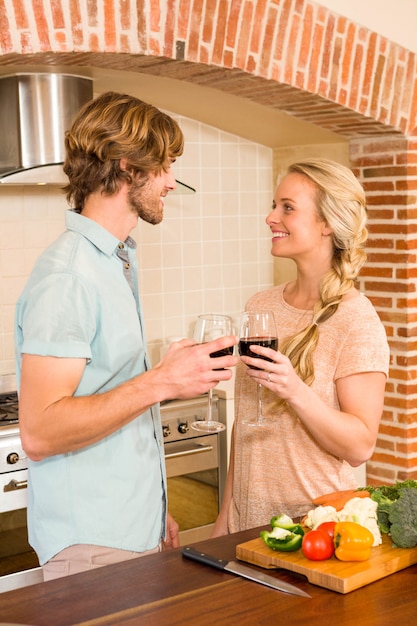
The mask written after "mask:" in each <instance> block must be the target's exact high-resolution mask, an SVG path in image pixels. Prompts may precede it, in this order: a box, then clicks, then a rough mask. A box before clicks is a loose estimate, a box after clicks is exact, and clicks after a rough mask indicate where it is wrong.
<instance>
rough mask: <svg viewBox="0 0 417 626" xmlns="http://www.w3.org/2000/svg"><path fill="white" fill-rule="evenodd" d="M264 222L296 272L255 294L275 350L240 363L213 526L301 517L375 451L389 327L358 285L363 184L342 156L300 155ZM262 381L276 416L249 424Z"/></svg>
mask: <svg viewBox="0 0 417 626" xmlns="http://www.w3.org/2000/svg"><path fill="white" fill-rule="evenodd" d="M266 222H267V224H268V226H269V227H270V229H271V232H272V254H273V255H274V256H275V257H285V258H290V259H293V260H294V262H295V264H296V267H297V276H296V279H295V280H294V281H293V282H288V283H285V284H282V285H279V286H278V287H274V288H272V289H269V290H267V291H264V292H260V293H258V294H256V295H254V296H253V297H252V298H251V299H250V300H249V302H248V304H247V310H256V309H262V310H265V309H267V310H273V311H274V314H275V320H276V325H277V331H278V337H279V351H278V352H275V351H274V350H272V349H270V348H264V347H259V346H254V347H253V352H254V353H256V355H255V354H254V356H253V357H242V358H241V361H242V362H241V363H240V364H239V365H238V368H237V372H236V389H235V403H236V405H235V426H234V433H233V439H232V451H231V459H230V468H229V474H228V478H227V486H226V492H225V497H224V499H223V504H222V510H221V513H220V515H219V517H218V520H217V522H216V525H215V528H214V532H213V536H217V535H222V534H226V533H227V532H236V531H240V530H244V529H246V528H251V527H255V526H261V525H267V524H268V523H269V520H270V518H271V517H272V516H273V515H278V514H280V513H286V514H287V515H290V516H291V517H295V516H300V515H304V514H305V513H306V512H307V511H308V510H309V509H310V508H312V499H313V498H314V497H316V496H318V495H321V494H323V493H327V492H331V491H334V490H341V489H350V488H355V487H356V486H357V485H356V481H355V477H354V473H353V467H355V466H358V465H361V464H362V463H363V462H365V461H366V460H368V459H369V458H370V457H371V455H372V453H373V450H374V447H375V443H376V438H377V433H378V427H379V422H380V418H381V414H382V410H383V401H384V389H385V382H386V377H387V374H388V366H389V348H388V343H387V339H386V334H385V331H384V328H383V326H382V323H381V321H380V320H379V318H378V315H377V313H376V311H375V309H374V307H373V306H372V304H371V302H370V301H369V300H368V299H367V298H366V297H365V296H364V295H362V294H360V293H359V291H358V290H357V289H356V288H355V286H354V282H355V279H356V278H357V276H358V273H359V271H360V269H361V267H362V265H363V263H364V262H365V259H366V255H365V252H364V250H363V246H364V244H365V241H366V238H367V234H368V233H367V229H366V226H365V224H366V206H365V196H364V192H363V189H362V187H361V186H360V184H359V183H358V181H357V180H356V178H355V176H354V175H353V174H352V172H351V171H350V170H349V169H347V168H346V167H344V166H342V165H340V164H338V163H335V162H332V161H327V160H324V159H310V160H308V161H305V162H302V163H296V164H294V165H292V166H290V167H289V169H288V171H287V174H286V175H285V177H284V178H283V180H282V182H281V183H280V184H279V186H278V188H277V190H276V193H275V197H274V201H273V205H272V211H271V212H270V214H269V215H268V217H267V219H266ZM258 355H262V356H264V357H268V359H271V361H265V360H263V359H259V358H256V356H258ZM255 366H256V367H257V368H259V369H252V368H253V367H255ZM257 383H261V384H262V385H263V387H264V389H263V398H264V417H266V418H268V423H267V425H265V426H260V427H256V426H248V425H245V424H242V423H241V422H242V420H243V419H245V418H246V419H247V418H250V417H252V416H254V415H255V413H256V385H257Z"/></svg>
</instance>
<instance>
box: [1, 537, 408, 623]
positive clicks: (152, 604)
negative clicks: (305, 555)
mask: <svg viewBox="0 0 417 626" xmlns="http://www.w3.org/2000/svg"><path fill="white" fill-rule="evenodd" d="M258 534H259V529H253V530H250V531H245V532H243V533H236V534H234V535H229V536H227V537H220V538H218V539H209V540H207V541H204V542H200V543H198V544H195V545H196V546H198V547H199V548H202V549H204V550H205V551H206V552H208V553H211V554H213V555H214V556H217V557H218V558H222V559H224V558H226V559H229V560H233V559H235V554H236V546H237V544H239V543H243V542H245V541H249V540H250V539H253V538H255V537H257V536H258ZM262 571H265V570H262ZM268 573H269V574H271V575H272V576H276V577H277V578H282V579H283V580H286V581H288V582H292V583H295V584H297V585H299V586H300V587H301V588H302V589H304V591H307V592H308V593H309V594H310V595H311V598H310V599H309V598H302V597H299V596H293V595H288V594H285V593H281V592H279V591H275V590H273V589H269V588H267V587H264V586H262V585H259V584H257V583H253V582H250V581H247V580H243V579H242V578H239V577H236V576H234V575H233V574H228V573H223V572H221V571H219V570H216V569H213V568H211V567H209V566H205V565H202V564H200V563H196V562H194V561H190V560H188V559H184V558H183V557H182V555H181V550H180V549H177V550H171V551H167V552H162V553H161V554H155V555H150V556H147V557H143V558H140V559H135V560H133V561H127V562H125V563H119V564H116V565H109V566H107V567H103V568H100V569H97V570H94V571H91V572H87V573H83V574H76V575H73V576H69V577H66V578H61V579H58V580H53V581H50V582H47V583H41V584H38V585H32V586H30V587H26V588H23V589H17V590H15V591H9V592H6V593H4V594H1V595H0V620H1V622H2V623H3V624H6V623H12V624H24V625H27V626H68V625H71V626H74V625H80V626H81V625H84V626H87V625H88V626H102V625H103V626H104V625H106V626H109V625H116V624H117V626H136V625H137V624H144V625H146V626H168V625H174V624H176V625H178V626H179V625H181V626H183V625H184V624H187V625H188V624H190V625H191V624H192V625H194V624H195V625H196V626H212V624H214V623H220V624H227V625H230V624H231V625H234V624H236V625H237V624H239V626H254V625H256V624H259V625H268V626H269V625H272V624H280V623H282V624H285V625H286V626H292V625H297V624H299V625H300V626H306V624H308V625H309V626H315V625H320V626H323V618H325V620H326V623H328V624H337V626H357V625H358V623H360V624H361V626H388V625H389V626H392V624H395V623H396V622H399V623H401V624H404V625H405V624H414V623H415V619H416V616H417V594H416V589H417V566H412V567H408V568H407V569H404V570H402V571H400V572H397V573H396V574H392V575H390V576H387V577H386V578H383V579H382V580H380V581H378V582H375V583H372V584H370V585H367V586H365V587H363V588H361V589H358V590H356V591H352V592H350V593H348V594H339V593H337V592H334V591H329V590H327V589H323V588H321V587H316V586H314V585H311V584H309V583H308V582H307V581H306V580H305V579H304V578H303V577H301V576H299V575H296V574H291V573H289V572H284V571H283V570H278V571H274V570H269V571H268ZM0 626H1V625H0Z"/></svg>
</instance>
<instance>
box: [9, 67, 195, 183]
mask: <svg viewBox="0 0 417 626" xmlns="http://www.w3.org/2000/svg"><path fill="white" fill-rule="evenodd" d="M92 97H93V81H92V79H90V78H86V77H83V76H75V75H72V74H46V73H38V74H16V75H13V76H4V77H0V137H1V141H0V185H57V186H60V187H62V186H63V185H65V184H67V182H68V179H67V177H66V176H65V174H64V172H63V169H62V164H63V161H64V158H65V148H64V136H65V131H66V130H68V128H69V127H70V126H71V123H72V121H73V119H74V117H75V115H76V114H77V113H78V111H79V110H80V108H81V107H82V106H83V104H84V103H85V102H87V101H88V100H90V99H91V98H92ZM177 183H178V186H177V189H176V192H177V193H194V192H195V189H194V188H193V187H190V186H189V185H186V184H184V183H181V182H180V181H177Z"/></svg>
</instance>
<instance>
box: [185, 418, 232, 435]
mask: <svg viewBox="0 0 417 626" xmlns="http://www.w3.org/2000/svg"><path fill="white" fill-rule="evenodd" d="M191 428H193V429H194V430H198V431H199V432H200V433H218V432H221V431H222V430H226V426H225V425H224V424H222V423H221V422H214V421H208V420H207V421H203V420H199V421H198V422H192V424H191Z"/></svg>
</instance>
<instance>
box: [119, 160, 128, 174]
mask: <svg viewBox="0 0 417 626" xmlns="http://www.w3.org/2000/svg"><path fill="white" fill-rule="evenodd" d="M120 169H121V170H125V171H126V170H127V159H126V158H125V157H123V158H122V159H120Z"/></svg>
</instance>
